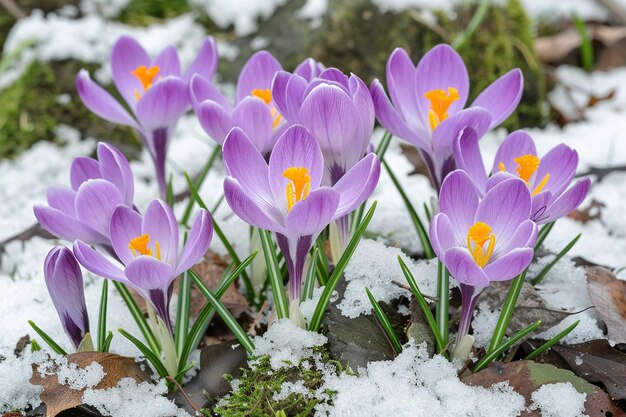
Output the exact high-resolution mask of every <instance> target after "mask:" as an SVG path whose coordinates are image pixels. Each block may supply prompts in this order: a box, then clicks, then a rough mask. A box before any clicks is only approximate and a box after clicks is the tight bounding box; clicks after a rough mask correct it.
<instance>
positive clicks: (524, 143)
mask: <svg viewBox="0 0 626 417" xmlns="http://www.w3.org/2000/svg"><path fill="white" fill-rule="evenodd" d="M522 155H535V156H536V155H537V149H536V148H535V142H533V139H532V138H531V137H530V135H529V134H528V133H526V132H525V131H523V130H516V131H515V132H513V133H510V134H509V135H508V136H507V137H506V139H504V142H502V144H501V145H500V147H499V148H498V150H497V151H496V156H495V158H494V159H493V166H492V167H491V173H492V174H495V173H497V172H500V168H501V166H500V164H502V166H504V170H505V171H508V172H510V173H512V174H515V172H516V171H515V170H516V169H517V167H518V166H519V165H518V164H517V163H516V162H515V161H514V159H515V158H517V157H520V156H522Z"/></svg>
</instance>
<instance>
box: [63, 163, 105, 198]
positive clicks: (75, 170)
mask: <svg viewBox="0 0 626 417" xmlns="http://www.w3.org/2000/svg"><path fill="white" fill-rule="evenodd" d="M96 178H102V174H101V173H100V164H99V163H98V161H96V160H95V159H93V158H89V157H87V156H78V157H76V158H74V160H73V161H72V166H71V168H70V184H72V188H73V189H74V190H78V187H80V185H81V184H82V183H84V182H85V181H87V180H95V179H96Z"/></svg>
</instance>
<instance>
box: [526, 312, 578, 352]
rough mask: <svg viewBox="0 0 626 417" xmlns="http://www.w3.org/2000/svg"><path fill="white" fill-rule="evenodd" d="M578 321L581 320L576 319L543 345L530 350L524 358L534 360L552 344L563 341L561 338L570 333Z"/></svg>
mask: <svg viewBox="0 0 626 417" xmlns="http://www.w3.org/2000/svg"><path fill="white" fill-rule="evenodd" d="M578 323H580V320H576V321H575V322H574V323H572V324H571V325H569V326H568V327H567V328H566V329H565V330H563V331H562V332H560V333H559V334H557V335H556V336H554V337H553V338H552V339H550V340H548V341H547V342H546V343H544V344H543V345H541V346H539V347H538V348H537V349H535V350H533V351H532V352H530V353H529V354H528V356H526V357H525V358H524V359H525V360H533V359H535V358H536V357H537V356H539V355H541V354H542V353H543V352H545V351H546V350H548V349H550V348H551V347H552V346H554V345H556V344H557V343H559V342H560V341H561V339H563V338H564V337H565V336H567V335H568V334H570V332H571V331H572V330H574V329H575V328H576V326H578Z"/></svg>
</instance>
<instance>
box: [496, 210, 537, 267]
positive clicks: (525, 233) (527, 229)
mask: <svg viewBox="0 0 626 417" xmlns="http://www.w3.org/2000/svg"><path fill="white" fill-rule="evenodd" d="M537 233H538V228H537V225H536V224H535V222H533V221H532V220H525V221H523V222H522V223H521V224H520V225H519V226H518V227H517V229H516V230H515V232H514V233H513V234H512V235H510V236H502V237H501V238H499V239H497V241H496V247H495V249H494V251H493V254H492V255H491V260H492V261H495V260H496V259H499V258H500V257H501V256H502V255H506V254H507V253H509V252H510V251H512V250H513V249H517V248H532V247H533V246H534V244H535V241H536V240H537Z"/></svg>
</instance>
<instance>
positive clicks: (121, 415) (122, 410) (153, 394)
mask: <svg viewBox="0 0 626 417" xmlns="http://www.w3.org/2000/svg"><path fill="white" fill-rule="evenodd" d="M166 393H167V387H166V385H165V381H164V380H161V381H160V382H159V384H157V385H153V384H150V383H148V382H142V383H140V384H138V383H137V382H136V381H135V380H134V379H132V378H123V379H122V380H120V382H119V383H118V384H117V386H116V387H114V388H109V389H88V390H86V391H85V393H84V394H83V401H84V402H85V404H87V405H91V406H93V407H95V408H96V409H97V410H98V411H100V412H101V413H102V414H103V415H105V416H114V417H144V416H150V417H172V416H176V417H190V415H189V414H188V413H186V412H185V411H183V410H181V409H179V408H178V407H177V406H176V405H175V404H174V403H173V402H171V401H170V400H168V399H167V398H165V397H164V396H163V394H166Z"/></svg>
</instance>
